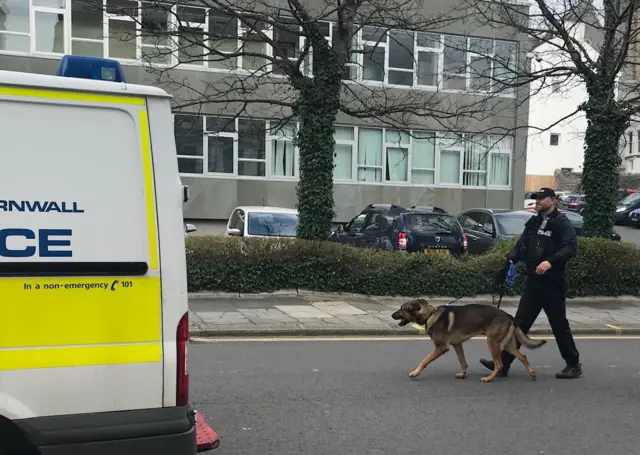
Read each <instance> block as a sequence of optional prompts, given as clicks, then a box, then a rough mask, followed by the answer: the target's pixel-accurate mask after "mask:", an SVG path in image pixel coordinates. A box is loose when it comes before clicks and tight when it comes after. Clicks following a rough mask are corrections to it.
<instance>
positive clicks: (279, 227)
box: [247, 212, 298, 237]
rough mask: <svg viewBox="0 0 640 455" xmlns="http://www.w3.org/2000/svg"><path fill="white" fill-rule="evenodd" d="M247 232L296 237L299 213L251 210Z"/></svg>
mask: <svg viewBox="0 0 640 455" xmlns="http://www.w3.org/2000/svg"><path fill="white" fill-rule="evenodd" d="M247 217H248V218H247V225H248V226H247V233H248V234H249V235H264V236H274V237H295V236H296V227H297V226H298V215H296V214H295V213H275V212H274V213H272V212H249V213H248V214H247Z"/></svg>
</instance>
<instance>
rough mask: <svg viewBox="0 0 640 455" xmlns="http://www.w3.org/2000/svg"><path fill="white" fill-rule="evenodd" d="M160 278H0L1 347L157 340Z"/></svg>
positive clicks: (158, 333) (158, 339)
mask: <svg viewBox="0 0 640 455" xmlns="http://www.w3.org/2000/svg"><path fill="white" fill-rule="evenodd" d="M160 293H161V291H160V278H159V277H95V278H94V277H82V278H72V277H64V278H53V277H50V278H3V279H0V302H1V304H0V349H6V348H31V347H53V346H78V345H91V344H96V345H97V344H117V343H151V342H160V341H161V339H162V334H161V327H162V320H161V295H160Z"/></svg>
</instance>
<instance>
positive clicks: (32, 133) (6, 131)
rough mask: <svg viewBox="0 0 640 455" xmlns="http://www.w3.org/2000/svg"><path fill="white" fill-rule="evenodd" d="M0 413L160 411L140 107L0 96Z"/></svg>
mask: <svg viewBox="0 0 640 455" xmlns="http://www.w3.org/2000/svg"><path fill="white" fill-rule="evenodd" d="M0 118H2V122H0V137H1V138H2V141H3V146H2V147H1V148H0V163H2V165H1V166H0V220H1V221H0V296H2V304H1V305H0V384H2V388H1V390H0V414H4V415H5V416H7V417H9V418H26V417H35V416H50V415H61V414H73V413H87V412H106V411H119V410H129V409H146V408H154V407H161V406H162V402H163V362H162V355H163V353H162V318H161V283H160V271H161V264H160V258H159V249H158V230H157V215H156V213H157V212H156V202H155V196H154V194H155V191H154V174H153V166H152V157H151V149H150V142H149V130H148V121H147V108H146V102H145V98H144V97H133V96H129V97H123V96H116V95H108V94H97V93H93V94H92V93H76V92H64V91H59V90H49V89H31V88H21V87H3V86H0Z"/></svg>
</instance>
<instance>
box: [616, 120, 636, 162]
mask: <svg viewBox="0 0 640 455" xmlns="http://www.w3.org/2000/svg"><path fill="white" fill-rule="evenodd" d="M629 136H631V137H629ZM620 157H621V158H622V162H621V163H620V166H621V167H622V168H623V169H624V170H623V172H625V173H627V174H638V173H640V121H639V120H638V119H634V120H632V122H631V126H630V127H629V129H627V131H625V134H624V136H623V137H621V138H620Z"/></svg>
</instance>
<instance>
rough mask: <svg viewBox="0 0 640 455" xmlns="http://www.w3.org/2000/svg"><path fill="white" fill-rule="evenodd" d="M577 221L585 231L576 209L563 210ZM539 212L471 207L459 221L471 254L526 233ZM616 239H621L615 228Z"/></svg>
mask: <svg viewBox="0 0 640 455" xmlns="http://www.w3.org/2000/svg"><path fill="white" fill-rule="evenodd" d="M560 211H561V212H562V213H564V214H565V215H566V216H567V218H569V221H571V224H573V227H574V229H575V230H576V234H577V235H582V229H583V225H584V221H583V218H582V216H580V215H578V214H577V213H575V212H569V211H565V210H560ZM535 214H536V212H534V211H532V210H509V209H470V210H465V211H464V212H462V213H460V214H459V215H458V222H459V223H460V225H461V226H462V230H463V231H464V233H465V234H466V236H467V242H468V243H469V246H468V251H469V254H472V255H473V254H482V253H485V252H486V251H487V250H488V249H489V248H491V246H492V245H493V244H494V243H498V242H500V241H501V240H505V239H509V238H511V237H514V236H517V235H520V234H522V231H523V229H524V224H525V223H526V222H527V220H529V219H530V218H531V217H532V216H534V215H535ZM611 239H612V240H616V241H620V234H618V233H617V232H614V233H613V234H612V236H611Z"/></svg>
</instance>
